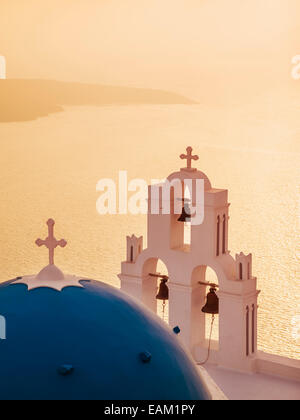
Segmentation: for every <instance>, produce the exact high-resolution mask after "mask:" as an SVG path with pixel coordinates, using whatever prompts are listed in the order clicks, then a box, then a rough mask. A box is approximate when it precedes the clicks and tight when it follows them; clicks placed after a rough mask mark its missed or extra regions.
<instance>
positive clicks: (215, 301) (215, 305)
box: [202, 287, 219, 315]
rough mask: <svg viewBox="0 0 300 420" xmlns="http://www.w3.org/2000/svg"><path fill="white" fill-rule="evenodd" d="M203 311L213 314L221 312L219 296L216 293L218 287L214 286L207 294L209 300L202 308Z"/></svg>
mask: <svg viewBox="0 0 300 420" xmlns="http://www.w3.org/2000/svg"><path fill="white" fill-rule="evenodd" d="M202 312H204V313H205V314H211V315H217V314H218V313H219V298H218V296H217V294H216V289H215V288H213V287H212V288H211V289H210V292H209V293H208V295H207V302H206V305H205V306H204V307H203V308H202Z"/></svg>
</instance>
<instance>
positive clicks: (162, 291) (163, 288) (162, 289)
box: [156, 279, 169, 301]
mask: <svg viewBox="0 0 300 420" xmlns="http://www.w3.org/2000/svg"><path fill="white" fill-rule="evenodd" d="M167 282H168V280H167V279H161V282H160V286H159V291H158V294H157V295H156V299H157V300H164V301H165V300H169V288H168V286H167Z"/></svg>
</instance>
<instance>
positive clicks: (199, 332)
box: [119, 148, 259, 371]
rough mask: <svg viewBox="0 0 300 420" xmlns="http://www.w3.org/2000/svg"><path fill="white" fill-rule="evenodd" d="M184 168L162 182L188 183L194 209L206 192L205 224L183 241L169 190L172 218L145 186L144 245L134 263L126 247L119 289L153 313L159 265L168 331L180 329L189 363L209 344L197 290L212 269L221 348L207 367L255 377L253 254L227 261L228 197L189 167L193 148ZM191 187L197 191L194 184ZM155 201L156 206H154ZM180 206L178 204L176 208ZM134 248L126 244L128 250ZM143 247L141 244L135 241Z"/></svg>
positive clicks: (204, 291)
mask: <svg viewBox="0 0 300 420" xmlns="http://www.w3.org/2000/svg"><path fill="white" fill-rule="evenodd" d="M180 157H181V158H182V159H186V160H187V167H186V168H182V169H181V170H180V171H179V172H176V173H173V174H171V175H170V176H169V178H168V179H167V181H166V182H169V184H170V183H172V181H175V180H177V181H178V180H179V181H180V182H182V183H184V182H185V181H186V180H188V182H189V185H192V186H193V187H192V190H193V191H192V199H191V200H192V202H193V201H194V197H195V196H198V194H199V195H200V194H201V191H197V188H198V189H199V185H202V187H201V188H203V190H204V191H202V193H203V196H204V219H203V223H202V224H195V225H193V223H192V224H191V243H190V244H189V245H188V246H187V245H186V244H185V242H184V223H182V222H180V221H178V216H179V215H178V214H177V213H176V211H175V210H174V209H176V203H177V206H178V202H177V200H178V198H176V192H175V193H174V189H172V188H171V189H170V188H169V196H168V199H169V204H170V209H171V211H170V212H169V214H165V212H164V211H163V209H164V205H165V202H164V201H166V197H165V196H164V195H163V193H162V192H161V189H163V187H164V184H162V185H159V186H157V187H158V189H159V191H160V192H159V193H158V194H155V195H153V194H152V192H153V189H152V187H149V200H148V203H149V210H148V244H147V248H145V249H142V248H141V246H140V248H139V252H138V253H137V254H138V255H137V254H135V255H137V256H136V258H134V259H132V258H129V256H131V255H132V251H131V248H130V250H127V260H126V261H124V262H123V263H122V270H121V274H120V275H119V278H120V281H121V288H122V290H124V291H125V292H127V293H129V294H131V295H132V296H134V297H136V298H137V299H139V300H140V301H141V302H143V303H144V304H145V305H146V306H148V308H150V309H151V310H153V311H156V302H155V296H156V293H157V281H156V280H154V279H153V278H152V277H150V276H149V274H150V273H155V272H156V268H157V262H158V260H159V259H160V260H161V261H163V263H164V264H165V266H166V268H167V270H168V273H169V283H168V286H169V324H170V326H171V327H172V328H174V327H176V326H178V327H179V328H180V335H179V337H180V338H181V339H182V340H183V342H184V343H185V345H186V346H187V347H188V348H189V349H190V351H191V352H192V354H193V356H194V358H195V360H196V361H197V362H199V363H201V362H202V361H203V360H205V358H206V355H207V349H208V342H207V339H206V335H205V314H203V313H202V311H201V309H202V307H203V306H204V304H205V301H206V294H207V292H208V290H207V288H206V286H204V285H201V284H199V282H203V281H204V280H205V276H206V270H207V268H208V267H209V268H211V269H212V270H213V271H214V272H215V273H216V276H217V278H218V284H219V291H218V292H217V294H218V297H219V315H218V316H219V342H218V343H212V347H211V353H210V362H212V363H216V364H218V365H220V366H223V367H227V368H232V369H238V370H243V371H254V370H255V366H256V363H255V362H256V357H257V309H258V305H257V299H258V295H259V291H258V290H257V279H256V278H255V277H253V276H252V254H250V255H248V256H246V255H244V254H243V253H241V254H239V255H236V257H235V258H233V257H232V256H231V254H230V251H229V247H228V239H229V238H228V223H229V207H230V204H229V202H228V190H224V189H216V188H213V187H212V185H211V183H210V181H209V179H208V177H207V176H206V175H205V174H204V173H203V172H201V171H198V170H197V169H194V168H192V161H193V160H195V161H196V160H198V159H199V158H198V156H193V155H192V148H188V149H187V154H186V155H181V156H180ZM197 180H200V181H201V184H198V183H196V181H197ZM155 201H156V202H155ZM180 205H181V204H180ZM155 208H156V209H158V211H157V212H153V209H155ZM128 244H129V245H128V246H132V241H131V242H130V243H128ZM139 244H140V245H142V239H141V238H140V239H139Z"/></svg>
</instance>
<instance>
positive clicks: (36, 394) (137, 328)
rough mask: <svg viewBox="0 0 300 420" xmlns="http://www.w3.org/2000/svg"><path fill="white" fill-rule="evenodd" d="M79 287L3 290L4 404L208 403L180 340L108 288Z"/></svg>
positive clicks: (0, 385)
mask: <svg viewBox="0 0 300 420" xmlns="http://www.w3.org/2000/svg"><path fill="white" fill-rule="evenodd" d="M78 285H79V287H78V286H77V287H75V286H74V285H72V286H71V287H70V286H69V287H65V288H62V290H55V289H54V288H51V287H37V288H34V289H33V290H29V289H30V287H29V286H28V284H20V283H17V284H16V282H15V281H10V282H7V283H3V284H1V285H0V314H1V316H3V317H4V318H5V320H6V339H5V340H0V378H1V381H0V398H1V399H3V400H4V399H5V400H6V399H8V400H12V399H13V400H16V399H18V400H19V399H21V400H33V399H34V400H40V399H45V400H49V399H50V400H57V399H58V400H59V399H61V400H65V399H66V400H93V399H96V400H118V399H120V400H205V399H208V398H209V397H208V393H207V391H206V386H205V384H204V382H203V381H202V379H201V377H200V374H199V373H198V371H197V368H196V366H195V364H194V362H193V361H192V359H191V358H190V356H189V355H188V354H187V353H186V351H185V350H184V348H183V347H182V346H181V344H180V342H179V339H178V337H177V336H176V335H175V334H174V333H173V331H172V330H171V329H170V328H169V327H168V326H167V325H165V324H164V322H163V321H160V320H159V318H158V317H157V316H156V315H155V314H152V313H151V312H150V311H149V310H148V309H146V308H144V307H143V306H142V305H140V304H139V303H138V302H136V301H135V300H133V299H132V298H130V297H129V296H127V295H126V294H124V293H123V292H121V291H119V290H118V289H115V288H113V287H111V286H108V285H106V284H104V283H100V282H97V281H88V280H82V281H80V282H79V283H78Z"/></svg>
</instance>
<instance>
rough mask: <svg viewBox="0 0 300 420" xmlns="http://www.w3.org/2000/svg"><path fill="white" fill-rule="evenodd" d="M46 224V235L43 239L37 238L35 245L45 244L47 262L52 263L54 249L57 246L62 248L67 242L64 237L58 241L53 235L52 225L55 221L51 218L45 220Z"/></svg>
mask: <svg viewBox="0 0 300 420" xmlns="http://www.w3.org/2000/svg"><path fill="white" fill-rule="evenodd" d="M47 225H48V237H47V238H46V239H45V240H42V239H37V240H36V242H35V243H36V245H37V246H43V245H45V246H46V247H47V248H48V249H49V264H50V265H54V250H55V248H57V247H58V246H61V247H62V248H64V247H65V246H66V245H67V242H66V241H65V240H64V239H61V240H60V241H58V240H57V239H56V238H55V236H54V225H55V221H54V220H53V219H49V220H48V222H47Z"/></svg>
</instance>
